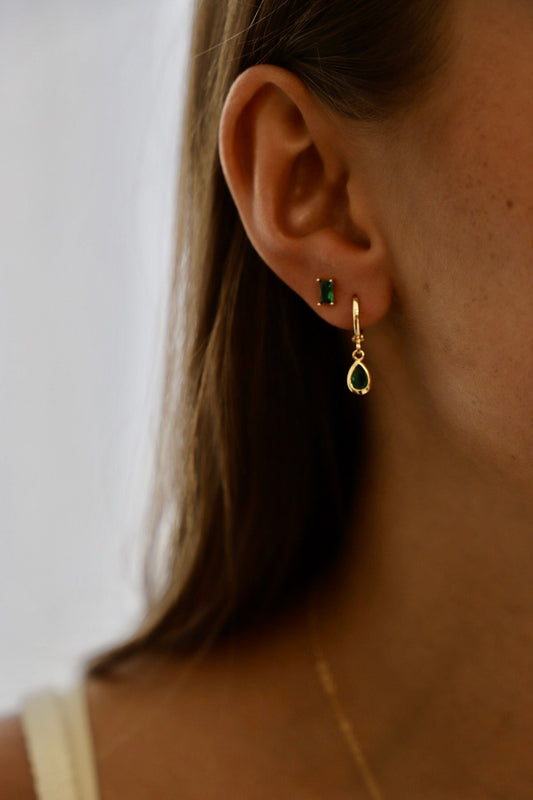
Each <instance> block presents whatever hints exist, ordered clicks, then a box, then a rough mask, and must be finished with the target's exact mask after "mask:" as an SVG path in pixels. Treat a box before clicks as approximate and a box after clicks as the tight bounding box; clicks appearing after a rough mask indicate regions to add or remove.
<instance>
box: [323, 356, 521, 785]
mask: <svg viewBox="0 0 533 800" xmlns="http://www.w3.org/2000/svg"><path fill="white" fill-rule="evenodd" d="M389 374H390V373H389ZM392 374H393V375H394V369H392ZM377 378H378V380H376V381H375V383H374V387H375V388H374V389H373V393H374V394H373V396H372V401H371V402H372V405H371V406H370V404H369V407H371V409H372V421H371V431H372V432H371V436H370V440H371V441H372V457H371V459H370V462H369V463H367V464H361V473H362V474H365V475H366V477H365V480H364V484H363V485H361V486H360V487H359V491H360V502H359V506H358V508H357V509H356V513H355V515H354V520H355V522H354V526H353V527H354V530H353V536H352V539H351V540H352V542H353V545H352V549H351V552H350V554H349V557H348V558H347V559H346V560H345V561H344V562H343V566H342V574H341V575H337V576H335V581H334V588H333V589H331V590H327V591H326V593H325V596H324V599H323V605H322V606H321V619H322V626H323V627H322V630H323V636H324V646H325V649H326V650H327V652H328V653H329V655H330V657H331V661H332V667H333V669H334V672H335V673H336V675H337V678H338V681H339V688H340V691H341V694H343V695H344V697H345V700H346V703H347V706H348V708H349V709H356V717H357V719H361V720H364V721H365V724H364V726H363V728H364V730H363V731H362V734H364V737H365V741H366V744H367V748H368V750H369V754H370V755H372V754H373V761H374V763H375V764H376V766H377V768H378V769H380V770H381V771H382V774H383V779H384V780H390V782H391V785H392V786H395V785H397V784H398V781H399V780H400V777H399V776H400V775H403V779H404V780H408V781H411V783H410V784H409V785H410V787H411V788H410V791H409V792H408V794H409V796H410V797H417V796H418V794H417V793H419V794H420V796H424V797H433V796H437V794H438V792H436V790H435V788H433V791H434V792H435V794H434V795H433V794H431V793H430V794H428V787H427V785H426V786H423V785H422V784H420V786H418V784H416V783H415V782H416V781H417V780H419V781H422V782H423V780H424V778H423V775H421V772H422V771H421V769H420V764H421V763H425V764H426V765H428V776H429V775H430V776H431V777H430V779H429V777H428V780H430V783H431V785H432V786H433V787H435V786H436V785H437V784H438V782H439V780H441V782H442V785H446V786H450V784H453V782H454V781H455V782H456V784H457V785H453V794H454V796H455V797H462V796H463V795H461V794H460V793H459V792H460V790H462V791H465V787H467V789H466V793H465V794H464V796H465V797H466V796H468V797H469V799H470V800H473V798H477V797H478V795H479V797H480V798H481V797H485V798H486V797H488V796H491V795H490V791H491V790H493V791H494V792H495V793H496V792H497V791H500V792H502V791H503V792H504V794H505V792H511V793H512V796H513V797H514V798H516V799H518V798H522V797H524V798H525V797H529V796H530V795H531V785H532V783H533V768H532V767H531V758H530V753H529V749H530V747H529V745H530V742H531V740H532V739H533V698H532V697H531V691H530V685H529V682H530V676H531V675H532V674H533V629H532V626H531V619H532V618H533V536H532V535H531V532H532V530H533V509H532V507H531V501H529V502H528V498H527V493H526V492H525V491H523V489H522V488H521V486H520V484H519V481H517V480H515V479H514V478H513V480H511V479H510V478H509V479H506V478H505V477H504V476H503V475H502V473H501V470H500V469H499V468H498V467H496V466H494V465H492V464H490V463H488V461H487V460H485V461H484V460H483V458H481V457H480V456H479V454H477V456H476V457H475V458H474V457H473V455H472V453H473V452H474V451H473V450H472V449H471V448H466V447H464V445H463V444H462V443H461V442H460V441H459V442H457V443H455V442H454V436H453V433H452V432H451V430H450V429H449V428H448V429H446V430H445V429H443V428H442V427H439V425H438V424H437V422H436V421H435V420H436V416H434V415H432V413H431V412H430V411H428V408H427V405H426V406H424V404H423V403H419V402H417V401H416V399H413V398H412V397H408V396H407V395H402V394H401V393H400V392H397V391H395V389H394V386H395V385H396V386H399V387H404V386H407V385H409V383H408V381H406V380H405V376H398V375H395V380H392V379H390V378H389V380H387V377H386V376H377ZM379 386H382V387H385V388H384V390H383V391H382V392H381V394H380V389H379ZM376 387H378V388H376ZM368 400H370V398H368ZM400 422H401V424H400ZM354 665H357V666H354ZM357 719H356V722H357ZM367 723H368V724H367ZM393 776H395V777H393ZM506 776H510V778H509V780H510V783H509V785H507V784H506V783H505V780H506ZM521 779H522V780H523V789H521V787H520V780H521ZM521 790H522V794H521V793H520V791H521ZM396 794H397V790H396ZM439 796H441V795H439ZM498 796H499V795H498ZM505 796H509V795H508V794H505Z"/></svg>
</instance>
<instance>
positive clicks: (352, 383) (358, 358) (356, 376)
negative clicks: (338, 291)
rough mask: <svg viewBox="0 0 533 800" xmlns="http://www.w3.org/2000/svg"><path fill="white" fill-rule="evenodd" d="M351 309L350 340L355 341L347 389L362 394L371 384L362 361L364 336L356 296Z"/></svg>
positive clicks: (366, 391)
mask: <svg viewBox="0 0 533 800" xmlns="http://www.w3.org/2000/svg"><path fill="white" fill-rule="evenodd" d="M352 310H353V338H352V342H354V343H355V350H354V351H353V353H352V357H353V359H354V362H353V364H352V366H351V367H350V371H349V372H348V377H347V379H346V380H347V383H348V389H349V390H350V391H351V392H353V393H354V394H358V395H363V394H368V392H369V391H370V387H371V386H372V378H371V376H370V372H369V371H368V369H367V367H366V364H364V363H363V361H364V357H365V351H364V350H363V349H362V347H361V345H362V344H363V342H364V340H365V337H364V336H363V333H362V331H361V326H360V323H359V300H358V299H357V297H354V298H353V301H352Z"/></svg>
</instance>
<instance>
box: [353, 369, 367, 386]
mask: <svg viewBox="0 0 533 800" xmlns="http://www.w3.org/2000/svg"><path fill="white" fill-rule="evenodd" d="M368 383H369V378H368V372H367V371H366V369H365V368H364V367H363V365H362V364H358V365H357V366H356V368H355V369H354V371H353V372H352V386H353V388H354V389H357V391H358V392H362V391H364V390H365V389H367V388H368Z"/></svg>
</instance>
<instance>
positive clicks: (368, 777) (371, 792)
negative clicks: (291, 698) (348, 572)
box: [308, 595, 384, 800]
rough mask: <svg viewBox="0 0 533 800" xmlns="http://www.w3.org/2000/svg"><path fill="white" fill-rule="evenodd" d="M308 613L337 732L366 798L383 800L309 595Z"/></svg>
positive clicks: (318, 669)
mask: <svg viewBox="0 0 533 800" xmlns="http://www.w3.org/2000/svg"><path fill="white" fill-rule="evenodd" d="M308 611H309V635H310V639H311V646H312V648H313V655H314V661H315V668H316V672H317V676H318V680H319V683H320V685H321V687H322V690H323V692H324V694H325V695H326V698H327V699H328V701H329V703H330V705H331V708H332V710H333V713H334V714H335V718H336V720H337V724H338V726H339V730H340V732H341V734H342V736H343V737H344V739H345V741H346V744H347V745H348V749H349V751H350V754H351V756H352V758H353V760H354V762H355V764H356V766H357V769H358V770H359V772H360V773H361V777H362V778H363V781H364V783H365V787H366V790H367V792H368V796H369V797H371V798H372V800H384V798H383V795H382V794H381V791H380V789H379V787H378V785H377V782H376V779H375V778H374V775H373V774H372V770H371V769H370V765H369V764H368V761H367V760H366V758H365V756H364V753H363V750H362V748H361V745H360V744H359V741H358V739H357V736H356V735H355V731H354V728H353V725H352V723H351V721H350V719H349V717H348V715H347V714H346V712H345V710H344V708H343V706H342V704H341V701H340V699H339V692H338V690H337V684H336V683H335V680H334V678H333V674H332V672H331V667H330V665H329V661H328V660H327V658H326V656H325V655H324V651H323V649H322V645H321V643H320V637H319V635H318V625H317V621H316V616H315V613H314V608H313V604H312V598H311V595H310V597H309V605H308Z"/></svg>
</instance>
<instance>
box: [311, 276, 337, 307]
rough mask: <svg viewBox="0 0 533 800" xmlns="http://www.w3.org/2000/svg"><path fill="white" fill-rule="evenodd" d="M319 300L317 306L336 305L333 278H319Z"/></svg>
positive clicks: (317, 280)
mask: <svg viewBox="0 0 533 800" xmlns="http://www.w3.org/2000/svg"><path fill="white" fill-rule="evenodd" d="M316 282H317V283H318V295H319V300H318V303H317V306H334V305H335V291H334V288H333V278H328V279H327V280H324V279H323V278H317V279H316Z"/></svg>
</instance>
